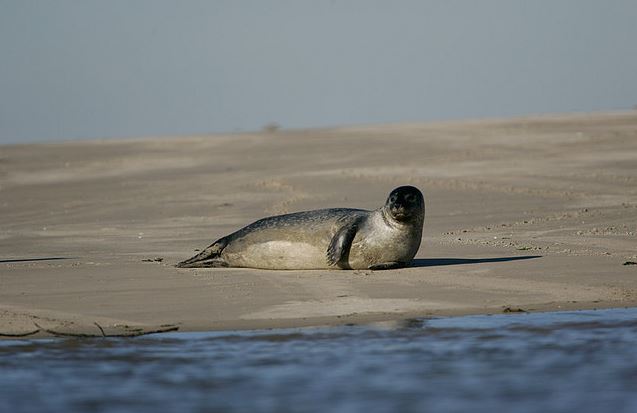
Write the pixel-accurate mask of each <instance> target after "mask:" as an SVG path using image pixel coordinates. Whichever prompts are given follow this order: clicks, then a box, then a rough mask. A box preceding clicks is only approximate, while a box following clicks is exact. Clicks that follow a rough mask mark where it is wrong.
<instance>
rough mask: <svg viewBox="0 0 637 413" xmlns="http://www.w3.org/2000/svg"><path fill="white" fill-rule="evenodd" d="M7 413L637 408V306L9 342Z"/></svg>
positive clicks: (3, 393) (2, 358)
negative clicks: (391, 324) (395, 323)
mask: <svg viewBox="0 0 637 413" xmlns="http://www.w3.org/2000/svg"><path fill="white" fill-rule="evenodd" d="M0 372H1V373H2V374H1V375H0V411H2V412H4V411H18V412H20V411H23V412H26V411H65V412H80V411H81V412H84V411H100V412H119V411H132V410H134V411H141V412H144V411H148V412H151V411H152V412H154V411H223V412H254V411H267V412H287V411H290V412H327V411H330V412H358V411H370V412H377V411H395V412H411V411H414V412H422V411H432V412H439V411H444V412H456V411H457V412H461V411H471V412H481V411H489V412H491V411H495V410H501V411H507V412H509V411H516V412H527V411H528V412H537V411H544V412H546V411H578V412H600V411H609V412H610V411H612V412H635V411H637V309H635V308H633V309H614V310H599V311H578V312H561V313H544V314H515V315H513V314H511V315H496V316H470V317H459V318H447V319H434V320H414V321H411V322H406V323H405V324H404V325H403V326H402V327H397V328H384V327H338V328H304V329H286V330H270V331H250V332H215V333H171V334H163V335H156V336H145V337H140V338H135V339H130V338H129V339H82V340H77V339H51V340H20V341H3V342H0Z"/></svg>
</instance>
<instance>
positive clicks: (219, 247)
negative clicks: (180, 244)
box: [176, 237, 228, 268]
mask: <svg viewBox="0 0 637 413" xmlns="http://www.w3.org/2000/svg"><path fill="white" fill-rule="evenodd" d="M226 245H228V239H227V237H224V238H221V239H220V240H218V241H216V242H215V243H214V244H212V245H210V246H209V247H208V248H206V249H205V250H203V251H201V252H200V253H199V254H197V255H195V256H194V257H192V258H189V259H187V260H185V261H182V262H180V263H179V264H177V265H176V267H177V268H209V267H227V266H228V263H227V262H226V261H225V260H224V259H223V258H221V257H220V255H221V251H223V249H224V248H225V247H226Z"/></svg>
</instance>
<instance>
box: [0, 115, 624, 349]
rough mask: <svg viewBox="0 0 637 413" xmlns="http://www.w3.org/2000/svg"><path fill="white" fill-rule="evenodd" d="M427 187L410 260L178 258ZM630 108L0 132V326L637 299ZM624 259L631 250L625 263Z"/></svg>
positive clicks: (301, 320)
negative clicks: (364, 121) (232, 126)
mask: <svg viewBox="0 0 637 413" xmlns="http://www.w3.org/2000/svg"><path fill="white" fill-rule="evenodd" d="M405 184H411V185H415V186H417V187H419V188H420V189H421V190H422V191H423V192H424V194H425V199H426V207H427V213H426V220H425V229H424V234H423V240H422V245H421V247H420V251H419V252H418V254H417V256H416V259H415V260H414V263H413V264H414V265H413V266H412V267H410V268H404V269H398V270H389V271H321V270H316V271H266V270H255V269H235V268H227V269H177V268H175V267H174V264H175V263H176V262H178V261H180V260H183V259H185V258H188V257H190V256H192V255H193V254H194V253H195V250H196V249H200V248H203V247H205V246H207V245H208V244H210V243H211V242H213V241H214V240H216V239H218V238H220V237H221V236H224V235H226V234H228V233H230V232H233V231H235V230H237V229H238V228H240V227H242V226H244V225H246V224H248V223H250V222H252V221H255V220H257V219H259V218H262V217H264V216H267V215H275V214H281V213H286V212H293V211H302V210H309V209H319V208H329V207H352V208H365V209H375V208H377V207H379V206H380V205H382V204H383V202H384V201H385V198H386V196H387V194H388V193H389V191H390V190H391V189H393V188H395V187H396V186H399V185H405ZM630 262H637V112H634V111H633V112H616V113H599V114H575V115H552V116H538V117H528V118H517V119H508V120H482V121H462V122H439V123H405V124H392V125H375V126H360V127H346V128H332V129H320V130H298V131H286V130H279V131H276V130H270V131H264V132H262V133H245V134H229V135H211V136H190V137H172V138H144V139H128V140H98V141H77V142H62V143H53V144H29V145H5V146H0V336H1V337H5V338H6V337H44V336H49V335H86V336H101V335H138V334H144V333H149V332H155V331H166V330H176V329H178V330H179V331H202V330H221V329H251V328H276V327H294V326H311V325H334V324H347V323H364V322H380V321H383V322H392V323H400V322H402V321H403V320H406V319H409V318H414V317H427V316H437V315H460V314H482V313H484V314H486V313H502V312H509V311H513V312H517V311H548V310H560V309H579V308H601V307H624V306H636V305H637V265H629V263H630ZM625 264H626V265H625Z"/></svg>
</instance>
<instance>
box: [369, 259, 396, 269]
mask: <svg viewBox="0 0 637 413" xmlns="http://www.w3.org/2000/svg"><path fill="white" fill-rule="evenodd" d="M404 266H405V263H404V262H397V261H390V262H381V263H380V264H374V265H370V266H369V267H367V268H368V269H370V270H393V269H394V268H402V267H404Z"/></svg>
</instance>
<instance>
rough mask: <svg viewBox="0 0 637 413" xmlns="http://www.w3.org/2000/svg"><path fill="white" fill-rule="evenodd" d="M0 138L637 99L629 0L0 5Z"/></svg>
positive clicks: (585, 105) (145, 0)
mask: <svg viewBox="0 0 637 413" xmlns="http://www.w3.org/2000/svg"><path fill="white" fill-rule="evenodd" d="M0 59H1V63H0V143H15V142H33V141H47V140H59V139H78V138H95V137H127V136H156V135H181V134H200V133H210V132H226V131H247V130H258V129H260V128H261V127H262V126H263V125H265V124H267V123H270V122H277V123H279V124H280V125H281V126H283V127H284V128H299V127H321V126H332V125H343V124H359V123H383V122H397V121H418V120H436V119H461V118H476V117H502V116H511V115H524V114H535V113H547V112H572V111H596V110H612V109H630V108H632V107H633V106H635V105H637V1H630V0H626V1H622V0H609V1H601V0H599V1H587V0H569V1H566V0H562V1H560V0H542V1H540V0H537V1H524V0H518V1H515V0H501V1H494V0H482V1H472V0H466V1H452V0H440V1H390V0H387V1H370V0H358V1H338V0H334V1H327V0H314V1H299V0H294V1H292V0H290V1H273V0H270V1H264V0H262V1H257V0H255V1H240V0H233V1H212V0H211V1H176V0H175V1H164V0H109V1H105V0H101V1H92V0H56V1H45V0H41V1H32V0H31V1H30V0H13V1H11V0H0Z"/></svg>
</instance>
